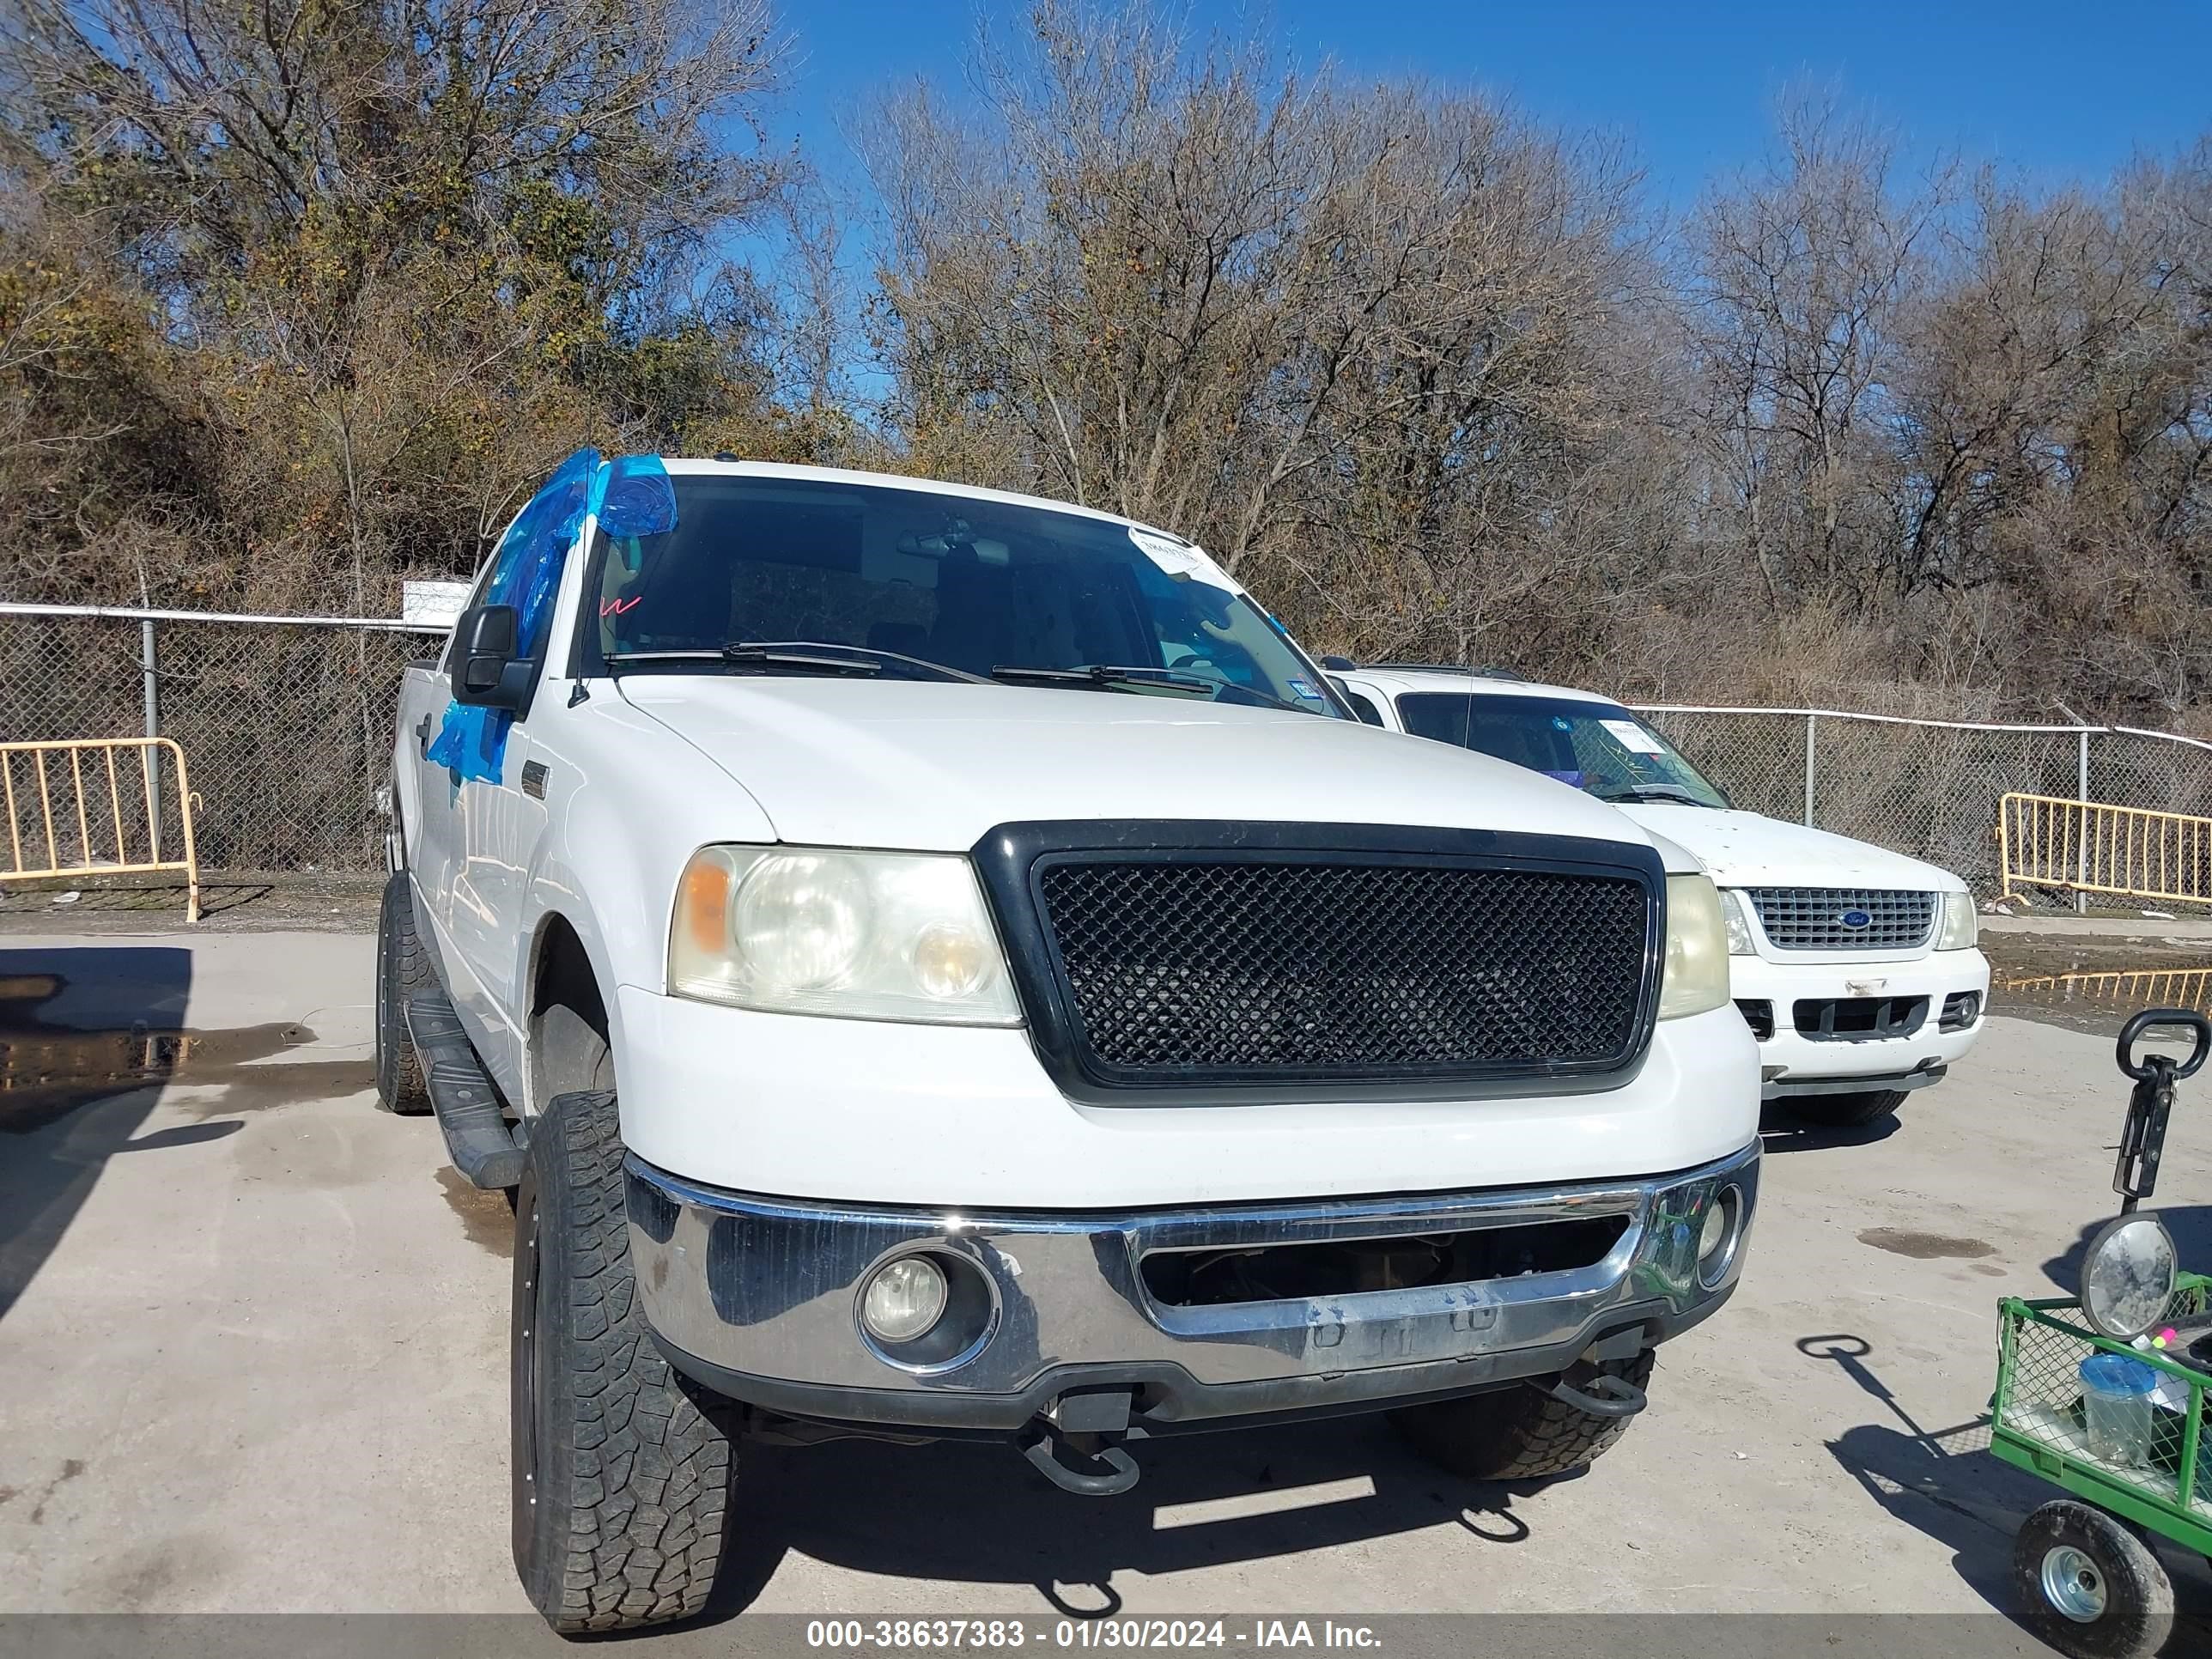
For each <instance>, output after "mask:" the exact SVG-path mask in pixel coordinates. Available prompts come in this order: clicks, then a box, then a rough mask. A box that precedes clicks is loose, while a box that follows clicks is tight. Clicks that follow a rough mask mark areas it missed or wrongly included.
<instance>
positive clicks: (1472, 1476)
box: [1390, 1348, 1655, 1480]
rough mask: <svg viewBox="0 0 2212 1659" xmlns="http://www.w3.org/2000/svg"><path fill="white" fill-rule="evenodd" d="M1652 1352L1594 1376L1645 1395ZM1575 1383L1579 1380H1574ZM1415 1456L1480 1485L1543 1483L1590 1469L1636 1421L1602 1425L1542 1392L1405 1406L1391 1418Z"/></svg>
mask: <svg viewBox="0 0 2212 1659" xmlns="http://www.w3.org/2000/svg"><path fill="white" fill-rule="evenodd" d="M1653 1358H1655V1356H1654V1354H1653V1352H1652V1351H1651V1350H1650V1349H1649V1348H1646V1349H1644V1351H1643V1352H1641V1353H1639V1354H1638V1355H1637V1356H1636V1357H1635V1358H1633V1359H1607V1360H1603V1361H1601V1362H1600V1363H1599V1364H1597V1365H1596V1366H1595V1368H1594V1369H1595V1370H1597V1371H1599V1372H1602V1373H1606V1374H1608V1375H1610V1376H1619V1377H1625V1378H1626V1379H1627V1380H1628V1381H1629V1382H1631V1383H1634V1384H1635V1385H1636V1386H1637V1387H1638V1388H1639V1389H1641V1388H1642V1387H1644V1384H1645V1383H1649V1382H1650V1380H1651V1365H1652V1361H1653ZM1569 1375H1570V1376H1573V1375H1576V1373H1572V1372H1571V1373H1569ZM1390 1420H1391V1421H1392V1422H1393V1423H1395V1424H1396V1425H1397V1426H1398V1431H1399V1432H1400V1433H1401V1434H1403V1435H1404V1436H1405V1437H1406V1439H1407V1442H1408V1443H1411V1445H1412V1446H1413V1449H1414V1450H1415V1451H1417V1452H1419V1453H1420V1454H1421V1455H1422V1456H1424V1457H1425V1458H1427V1459H1428V1460H1429V1462H1431V1463H1434V1464H1436V1465H1437V1466H1438V1467H1439V1468H1444V1469H1448V1470H1449V1471H1450V1472H1451V1473H1452V1474H1457V1475H1464V1476H1466V1477H1467V1478H1468V1479H1469V1480H1549V1479H1550V1478H1551V1477H1553V1475H1560V1474H1573V1473H1574V1472H1575V1471H1576V1470H1577V1469H1582V1468H1589V1465H1590V1464H1591V1463H1593V1462H1595V1461H1596V1460H1597V1459H1598V1458H1600V1457H1601V1456H1602V1455H1604V1454H1605V1453H1606V1451H1607V1449H1609V1448H1610V1447H1611V1446H1612V1445H1613V1442H1615V1441H1616V1440H1618V1439H1620V1437H1621V1436H1622V1435H1624V1434H1626V1433H1627V1432H1628V1425H1629V1422H1630V1420H1631V1419H1628V1418H1626V1417H1598V1416H1595V1415H1593V1414H1592V1413H1589V1412H1585V1411H1581V1410H1578V1409H1577V1408H1576V1407H1573V1406H1571V1405H1569V1404H1567V1403H1566V1402H1565V1401H1563V1400H1559V1399H1556V1398H1554V1397H1553V1395H1548V1394H1544V1393H1541V1392H1539V1391H1538V1390H1537V1389H1532V1388H1528V1387H1524V1386H1516V1387H1514V1388H1510V1389H1497V1390H1494V1391H1493V1392H1492V1393H1489V1394H1478V1395H1468V1397H1467V1398H1466V1399H1464V1400H1446V1401H1438V1402H1437V1403H1436V1404H1433V1405H1427V1406H1401V1407H1399V1408H1398V1409H1397V1410H1396V1411H1394V1412H1392V1413H1390Z"/></svg>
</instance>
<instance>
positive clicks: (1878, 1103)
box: [1790, 1089, 1910, 1129]
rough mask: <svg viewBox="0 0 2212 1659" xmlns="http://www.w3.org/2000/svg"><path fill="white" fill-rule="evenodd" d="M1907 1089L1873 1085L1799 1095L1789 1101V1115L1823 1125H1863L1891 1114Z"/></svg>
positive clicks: (1825, 1127)
mask: <svg viewBox="0 0 2212 1659" xmlns="http://www.w3.org/2000/svg"><path fill="white" fill-rule="evenodd" d="M1909 1092H1910V1091H1907V1090H1904V1089H1876V1090H1874V1091H1871V1092H1869V1093H1867V1094H1862V1095H1799V1096H1797V1097H1796V1098H1795V1099H1793V1100H1792V1101H1790V1113H1791V1115H1794V1116H1796V1117H1798V1118H1800V1119H1802V1120H1803V1121H1805V1122H1807V1123H1817V1124H1819V1125H1820V1127H1822V1128H1824V1129H1863V1128H1864V1127H1866V1126H1867V1125H1868V1124H1869V1123H1879V1122H1881V1121H1882V1119H1884V1118H1886V1117H1890V1116H1893V1115H1895V1113H1896V1111H1897V1109H1898V1108H1899V1107H1900V1106H1902V1105H1904V1104H1905V1096H1906V1094H1907V1093H1909Z"/></svg>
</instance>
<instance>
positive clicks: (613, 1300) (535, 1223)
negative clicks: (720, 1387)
mask: <svg viewBox="0 0 2212 1659" xmlns="http://www.w3.org/2000/svg"><path fill="white" fill-rule="evenodd" d="M622 1160H623V1147H622V1139H621V1135H620V1133H619V1131H618V1126H617V1112H616V1106H615V1096H614V1093H613V1091H611V1090H596V1091H590V1092H586V1093H578V1094H566V1095H562V1096H559V1097H556V1098H555V1099H554V1100H553V1101H552V1102H550V1103H549V1104H548V1105H547V1107H546V1109H545V1111H544V1115H541V1116H540V1117H539V1118H538V1121H537V1122H536V1123H535V1124H534V1125H533V1126H532V1134H531V1137H530V1157H529V1162H528V1164H526V1166H525V1169H524V1172H523V1177H522V1183H521V1185H520V1188H517V1190H516V1193H515V1212H514V1228H515V1235H514V1237H515V1249H514V1310H513V1344H512V1352H513V1437H514V1481H513V1506H514V1511H513V1513H514V1522H513V1532H514V1539H513V1541H514V1565H515V1571H517V1572H518V1573H520V1575H521V1578H522V1585H523V1589H524V1590H525V1591H526V1592H527V1594H528V1595H529V1596H530V1599H531V1601H532V1603H533V1604H534V1605H535V1606H536V1607H537V1608H538V1612H539V1613H543V1614H544V1617H545V1620H546V1622H547V1623H549V1624H550V1625H551V1626H553V1628H554V1629H556V1631H561V1632H586V1631H611V1630H624V1629H629V1628H632V1627H634V1626H641V1625H653V1624H659V1623H662V1622H664V1621H665V1620H671V1619H683V1618H686V1617H689V1616H690V1615H691V1614H693V1613H697V1612H699V1611H700V1610H701V1609H702V1607H705V1605H706V1602H707V1598H708V1593H709V1592H710V1591H711V1590H712V1589H714V1574H715V1571H716V1570H717V1568H718V1567H719V1566H720V1562H721V1556H722V1545H723V1539H724V1534H725V1530H726V1526H727V1522H728V1507H727V1506H728V1498H729V1484H730V1474H731V1464H732V1449H733V1437H732V1434H731V1433H730V1431H729V1426H728V1425H727V1423H726V1420H717V1419H718V1417H719V1416H720V1411H721V1407H720V1406H719V1402H714V1401H703V1404H702V1397H699V1396H695V1395H694V1394H693V1393H692V1391H691V1390H690V1389H689V1388H688V1387H687V1386H686V1384H685V1383H684V1381H683V1379H682V1378H680V1377H679V1376H677V1374H676V1373H675V1371H674V1370H672V1369H671V1367H670V1365H669V1364H668V1362H667V1360H666V1359H665V1358H662V1356H661V1353H660V1350H659V1348H658V1347H657V1346H655V1345H654V1343H653V1337H652V1335H651V1334H650V1333H649V1332H648V1331H647V1328H646V1325H645V1321H644V1318H643V1316H641V1313H640V1312H639V1310H638V1304H637V1288H636V1282H635V1279H633V1277H632V1275H631V1270H630V1257H629V1219H628V1217H627V1216H626V1214H625V1213H624V1210H623V1172H622Z"/></svg>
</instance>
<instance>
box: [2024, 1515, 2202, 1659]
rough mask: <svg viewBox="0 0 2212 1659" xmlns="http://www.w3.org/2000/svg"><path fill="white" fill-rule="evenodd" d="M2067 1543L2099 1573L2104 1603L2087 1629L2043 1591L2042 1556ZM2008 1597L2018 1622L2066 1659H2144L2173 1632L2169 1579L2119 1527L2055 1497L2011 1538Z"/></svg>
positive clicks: (2130, 1530)
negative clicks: (2083, 1554)
mask: <svg viewBox="0 0 2212 1659" xmlns="http://www.w3.org/2000/svg"><path fill="white" fill-rule="evenodd" d="M2062 1543H2065V1544H2071V1545H2073V1546H2074V1547H2075V1548H2077V1549H2081V1550H2084V1551H2085V1552H2086V1553H2088V1554H2089V1555H2091V1556H2093V1558H2095V1559H2096V1560H2097V1562H2098V1564H2099V1565H2100V1566H2102V1567H2103V1568H2104V1569H2105V1577H2106V1584H2107V1586H2108V1589H2107V1595H2108V1597H2109V1598H2110V1599H2109V1600H2108V1601H2107V1603H2106V1610H2105V1613H2104V1615H2103V1616H2102V1617H2101V1618H2100V1619H2098V1620H2096V1621H2095V1622H2094V1623H2093V1624H2087V1625H2083V1624H2077V1623H2075V1621H2074V1620H2071V1619H2069V1618H2067V1617H2066V1615H2065V1614H2063V1613H2060V1612H2059V1611H2058V1609H2057V1608H2056V1607H2052V1606H2051V1603H2050V1601H2048V1600H2046V1599H2045V1596H2044V1594H2043V1558H2044V1556H2045V1554H2046V1553H2048V1552H2049V1551H2050V1550H2051V1548H2052V1547H2055V1546H2057V1545H2058V1544H2062ZM2012 1577H2013V1594H2014V1597H2015V1601H2017V1603H2018V1605H2019V1607H2020V1609H2021V1615H2022V1622H2023V1623H2024V1624H2026V1625H2027V1627H2028V1629H2029V1630H2030V1631H2032V1632H2033V1633H2034V1634H2035V1635H2037V1636H2039V1637H2040V1638H2042V1639H2043V1640H2044V1642H2045V1644H2048V1645H2049V1646H2051V1647H2053V1648H2056V1649H2057V1650H2058V1651H2059V1652H2061V1653H2063V1654H2067V1655H2069V1656H2070V1659H2150V1656H2152V1655H2154V1654H2156V1653H2158V1652H2160V1650H2163V1649H2164V1648H2165V1646H2166V1642H2167V1639H2168V1638H2170V1637H2171V1636H2172V1632H2173V1581H2172V1579H2170V1578H2168V1577H2166V1569H2165V1568H2164V1567H2163V1566H2161V1565H2160V1563H2159V1559H2158V1557H2157V1555H2156V1554H2155V1553H2153V1551H2152V1549H2151V1547H2150V1546H2149V1544H2148V1542H2147V1541H2145V1539H2144V1538H2143V1537H2142V1535H2141V1534H2139V1533H2138V1532H2137V1531H2136V1528H2134V1527H2132V1526H2130V1524H2128V1523H2127V1522H2123V1521H2120V1520H2118V1518H2116V1517H2115V1516H2110V1515H2107V1514H2106V1513H2105V1512H2104V1511H2103V1510H2100V1509H2095V1508H2093V1507H2092V1506H2091V1505H2089V1504H2081V1503H2076V1502H2075V1501H2074V1500H2073V1499H2072V1498H2057V1499H2054V1500H2053V1501H2051V1503H2048V1504H2044V1505H2043V1507H2042V1508H2040V1509H2039V1510H2034V1511H2033V1513H2032V1514H2030V1515H2029V1516H2028V1517H2027V1520H2026V1521H2024V1522H2021V1528H2020V1531H2019V1533H2018V1534H2016V1535H2015V1537H2014V1540H2013V1554H2012Z"/></svg>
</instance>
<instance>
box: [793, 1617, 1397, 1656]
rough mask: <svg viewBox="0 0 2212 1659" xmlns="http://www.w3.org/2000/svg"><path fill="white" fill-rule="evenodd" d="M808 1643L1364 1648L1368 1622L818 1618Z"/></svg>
mask: <svg viewBox="0 0 2212 1659" xmlns="http://www.w3.org/2000/svg"><path fill="white" fill-rule="evenodd" d="M806 1645H807V1646H808V1647H810V1648H819V1649H823V1650H828V1651H830V1652H852V1653H857V1652H861V1651H868V1652H876V1653H881V1652H886V1651H888V1652H893V1653H897V1652H902V1651H914V1652H920V1651H922V1650H932V1651H939V1650H954V1651H957V1650H963V1649H969V1650H985V1649H994V1648H995V1649H1010V1648H1024V1647H1038V1648H1239V1647H1242V1648H1360V1649H1365V1650H1370V1651H1373V1650H1376V1649H1379V1648H1380V1647H1381V1646H1382V1639H1381V1638H1379V1637H1378V1636H1377V1635H1376V1632H1375V1631H1374V1630H1373V1629H1372V1628H1371V1627H1370V1626H1365V1625H1352V1624H1344V1625H1340V1624H1337V1623H1335V1622H1334V1620H1327V1619H1322V1620H1310V1619H1252V1620H1226V1619H1060V1620H1054V1621H1052V1622H1050V1623H1047V1622H1045V1621H1043V1620H1039V1621H1037V1622H1036V1623H1034V1624H1032V1623H1031V1622H1030V1621H1029V1620H1024V1619H811V1620H808V1621H807V1624H806Z"/></svg>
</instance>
